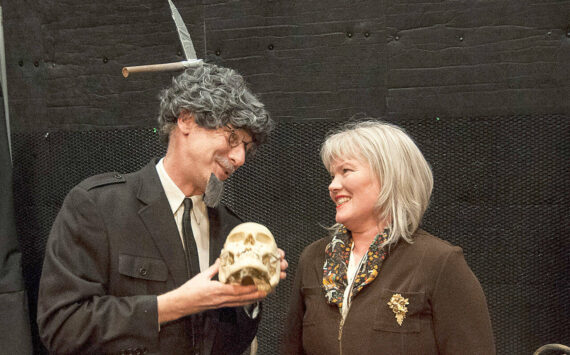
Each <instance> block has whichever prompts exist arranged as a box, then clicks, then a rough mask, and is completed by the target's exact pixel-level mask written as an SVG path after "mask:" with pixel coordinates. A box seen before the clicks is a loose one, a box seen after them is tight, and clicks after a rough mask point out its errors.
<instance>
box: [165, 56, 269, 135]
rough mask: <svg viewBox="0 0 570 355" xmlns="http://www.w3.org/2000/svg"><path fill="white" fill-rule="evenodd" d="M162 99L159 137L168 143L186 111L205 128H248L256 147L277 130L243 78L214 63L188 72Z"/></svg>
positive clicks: (166, 90)
mask: <svg viewBox="0 0 570 355" xmlns="http://www.w3.org/2000/svg"><path fill="white" fill-rule="evenodd" d="M159 98H160V113H159V116H158V123H159V127H160V137H161V140H162V141H163V142H164V143H166V144H168V138H169V135H170V132H172V130H173V129H174V127H176V123H177V120H178V117H179V116H180V114H181V113H182V112H184V111H186V112H188V113H190V114H192V116H193V117H194V119H195V120H196V123H197V124H198V125H200V126H202V127H206V128H219V127H223V126H224V125H227V124H230V125H232V126H233V127H234V128H236V129H238V128H242V129H245V130H247V131H248V132H249V133H250V134H251V135H252V138H253V141H254V142H255V144H256V145H259V144H262V143H264V142H265V141H266V140H267V135H268V134H269V132H271V130H272V129H273V127H274V122H273V120H272V119H271V118H270V117H269V114H268V112H267V111H266V110H265V107H264V105H263V104H262V103H261V102H260V101H259V100H258V99H257V97H256V96H255V95H254V94H253V93H252V92H251V91H250V90H249V89H248V87H247V84H246V82H245V80H244V79H243V77H242V76H241V75H240V74H238V73H237V72H236V71H235V70H232V69H228V68H224V67H219V66H217V65H214V64H208V63H204V64H203V65H201V66H198V67H196V68H189V69H186V70H185V71H184V72H183V73H182V74H180V75H179V76H177V77H175V78H173V79H172V85H171V86H170V87H169V88H168V89H165V90H163V91H162V92H161V94H160V96H159Z"/></svg>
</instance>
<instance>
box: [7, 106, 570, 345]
mask: <svg viewBox="0 0 570 355" xmlns="http://www.w3.org/2000/svg"><path fill="white" fill-rule="evenodd" d="M569 118H570V117H568V116H561V115H542V116H538V115H536V116H504V117H487V118H485V117H480V118H454V119H451V118H446V117H440V118H439V119H434V118H426V119H409V120H402V121H400V122H396V123H398V124H401V125H402V126H403V127H405V128H406V129H407V130H408V132H409V133H410V134H411V135H412V136H413V137H415V138H416V141H417V142H418V145H419V146H420V148H421V149H422V151H423V152H424V154H425V156H426V158H427V160H428V161H429V162H430V163H431V164H432V167H433V170H434V175H435V185H436V187H435V190H434V195H433V198H432V204H431V206H430V209H429V210H428V213H427V214H426V217H425V223H424V227H425V229H427V230H428V231H430V232H432V233H433V234H436V235H438V236H440V237H441V238H443V239H446V240H448V241H450V242H451V243H454V244H457V245H460V246H462V247H463V248H464V252H465V256H466V259H467V261H468V263H469V265H470V266H471V268H472V269H473V271H474V272H475V274H476V275H477V276H478V278H479V280H480V281H481V284H482V286H483V288H484V290H485V292H486V295H487V299H488V303H489V309H490V311H491V317H492V321H493V326H494V331H495V337H496V340H497V348H498V353H499V354H529V353H532V352H533V351H534V350H535V349H537V348H538V347H539V346H541V345H543V344H545V343H553V342H559V343H566V344H569V343H570V334H569V333H568V325H569V324H568V319H570V286H569V281H570V280H569V276H568V271H567V270H568V269H569V268H570V256H569V254H568V237H569V235H570V228H569V223H568V214H569V212H570V211H569V200H570V198H569V197H570V196H569V195H570V194H569V191H568V188H567V185H568V181H569V180H570V170H569V166H570V129H569V128H570V127H569V125H570V124H569V121H568V120H569ZM338 124H339V122H337V121H305V122H287V123H281V124H280V125H279V126H278V128H277V130H276V132H275V134H274V135H273V136H272V138H271V141H270V143H269V144H268V145H266V146H264V147H262V148H261V149H260V151H259V155H258V157H257V158H256V160H254V161H253V162H251V163H250V164H248V165H246V166H244V167H243V168H241V169H240V170H238V172H237V173H236V174H235V175H234V176H233V177H232V178H231V179H230V181H229V182H228V184H227V187H226V194H225V197H224V200H225V202H226V203H227V204H228V205H229V206H231V208H232V209H233V210H234V211H235V212H237V213H238V214H239V215H240V216H241V217H242V218H244V219H245V220H251V221H257V222H261V223H263V224H266V225H267V226H268V227H269V228H270V229H271V230H272V231H273V233H274V234H275V236H276V239H277V242H278V245H279V246H280V247H281V248H283V249H284V250H285V251H286V253H287V259H288V260H289V262H290V269H289V277H288V278H287V279H286V280H285V281H283V282H282V283H281V284H280V285H279V287H278V289H277V292H276V293H274V294H272V295H270V296H269V297H268V299H267V301H266V302H265V313H264V319H263V321H262V323H261V327H260V331H259V333H258V336H259V341H260V349H259V353H260V354H274V353H276V349H277V347H278V342H279V336H280V335H281V334H282V331H283V325H284V318H285V313H286V309H287V302H288V298H289V290H290V288H291V285H292V281H293V277H294V272H295V270H296V266H297V260H298V257H299V255H300V253H301V251H302V249H303V248H304V247H305V246H306V245H308V244H309V243H311V242H312V241H314V240H316V239H318V238H320V237H322V236H324V235H325V234H326V231H325V230H324V228H323V226H328V225H330V224H332V223H333V221H334V206H333V204H332V202H330V201H329V199H328V192H327V185H328V183H329V180H330V178H329V176H328V173H327V172H326V171H325V169H324V168H323V167H322V166H321V163H320V161H319V156H318V151H319V147H320V144H321V142H322V140H323V137H324V136H325V133H326V132H327V131H328V130H329V129H331V128H332V127H335V126H337V125H338ZM13 142H14V159H15V161H18V162H19V164H17V165H15V166H14V175H15V176H14V178H15V201H16V207H17V211H18V213H17V218H18V219H17V225H18V232H19V236H20V239H21V246H22V251H23V262H24V272H25V277H26V282H27V285H28V289H29V297H30V303H31V309H32V312H31V313H32V315H31V316H32V318H33V317H35V302H36V298H37V282H38V279H39V275H40V272H41V260H42V258H43V251H44V244H45V241H46V238H47V236H48V233H49V229H50V226H51V223H52V222H53V219H54V218H55V215H56V213H57V211H58V209H59V206H60V204H61V202H62V201H63V198H64V196H65V194H66V193H67V191H68V190H69V189H70V188H71V187H72V186H73V185H75V184H76V183H78V182H79V181H80V180H82V179H83V178H85V177H87V176H90V175H92V174H96V173H100V172H105V171H111V170H116V171H119V172H130V171H134V170H136V169H138V168H139V167H142V166H143V165H145V164H146V163H147V161H148V160H149V159H150V158H151V157H153V156H160V155H161V154H162V153H163V152H164V149H163V148H162V147H161V146H160V145H159V144H158V140H157V134H156V133H155V132H154V130H153V129H142V128H125V129H114V130H99V131H75V132H70V131H53V132H50V133H39V132H38V133H26V134H16V135H15V136H14V139H13ZM468 311H469V310H466V312H468ZM460 321H461V319H458V322H460ZM34 324H35V323H34ZM36 336H37V334H36ZM36 342H37V337H36ZM36 349H37V352H38V353H42V352H43V350H42V348H41V347H40V345H39V344H38V343H36Z"/></svg>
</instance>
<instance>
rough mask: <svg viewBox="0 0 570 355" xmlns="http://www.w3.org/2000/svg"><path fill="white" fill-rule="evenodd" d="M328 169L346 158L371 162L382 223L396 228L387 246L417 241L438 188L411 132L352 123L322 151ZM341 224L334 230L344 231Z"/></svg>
mask: <svg viewBox="0 0 570 355" xmlns="http://www.w3.org/2000/svg"><path fill="white" fill-rule="evenodd" d="M321 159H322V161H323V164H324V165H325V167H326V168H327V170H329V171H331V167H332V165H333V164H334V163H335V161H337V160H341V159H357V160H360V161H361V162H363V163H367V164H368V165H369V166H370V168H371V170H372V172H373V173H374V176H375V177H376V178H377V179H378V182H379V184H380V195H379V196H378V200H377V202H376V213H377V219H378V223H381V222H382V221H385V222H386V226H387V227H389V228H390V235H389V236H388V240H387V241H386V242H385V245H387V244H395V243H396V242H398V240H399V239H400V238H404V240H406V241H407V242H409V243H412V242H413V240H412V235H413V233H414V232H415V231H416V229H417V228H418V226H419V224H420V222H421V220H422V217H423V215H424V212H425V211H426V209H427V207H428V205H429V200H430V196H431V192H432V189H433V175H432V171H431V168H430V166H429V164H428V162H427V161H426V160H425V158H424V156H423V154H422V153H421V152H420V150H419V148H418V147H417V145H416V144H415V143H414V141H413V140H412V138H411V137H410V136H408V134H406V132H405V131H404V130H403V129H402V128H400V127H398V126H395V125H393V124H389V123H386V122H381V121H372V120H369V121H363V122H357V123H348V124H346V125H344V126H343V127H342V128H341V129H340V130H338V131H336V132H334V133H332V134H330V135H329V136H328V137H327V138H326V140H325V142H324V143H323V146H322V147H321ZM339 227H340V225H339V224H336V225H334V226H333V227H332V230H333V231H336V230H338V228H339Z"/></svg>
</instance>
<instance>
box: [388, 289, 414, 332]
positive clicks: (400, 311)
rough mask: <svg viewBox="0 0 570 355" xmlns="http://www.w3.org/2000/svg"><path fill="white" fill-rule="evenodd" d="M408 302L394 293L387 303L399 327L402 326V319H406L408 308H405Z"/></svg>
mask: <svg viewBox="0 0 570 355" xmlns="http://www.w3.org/2000/svg"><path fill="white" fill-rule="evenodd" d="M408 304H410V302H408V299H407V298H404V297H402V295H401V294H399V293H396V294H394V295H393V296H392V298H390V302H388V306H389V307H390V309H391V310H392V312H394V314H395V316H396V321H397V322H398V324H399V325H400V326H402V322H403V321H404V318H406V313H408V307H406V306H407V305H408Z"/></svg>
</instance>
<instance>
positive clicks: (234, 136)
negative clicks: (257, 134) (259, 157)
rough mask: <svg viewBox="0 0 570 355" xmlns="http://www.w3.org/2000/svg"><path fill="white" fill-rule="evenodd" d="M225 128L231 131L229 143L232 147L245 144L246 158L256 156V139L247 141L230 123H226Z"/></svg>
mask: <svg viewBox="0 0 570 355" xmlns="http://www.w3.org/2000/svg"><path fill="white" fill-rule="evenodd" d="M224 128H226V129H227V130H228V132H229V133H230V135H229V137H228V144H229V145H230V147H232V148H235V147H237V146H238V145H240V144H243V145H244V147H245V156H246V158H247V159H251V158H252V157H253V156H254V154H255V149H256V147H257V145H256V144H255V142H254V141H251V142H246V141H245V140H244V139H243V138H242V137H240V135H239V134H238V133H237V132H236V130H235V129H234V128H233V127H232V126H230V125H228V124H226V125H225V126H224Z"/></svg>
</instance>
